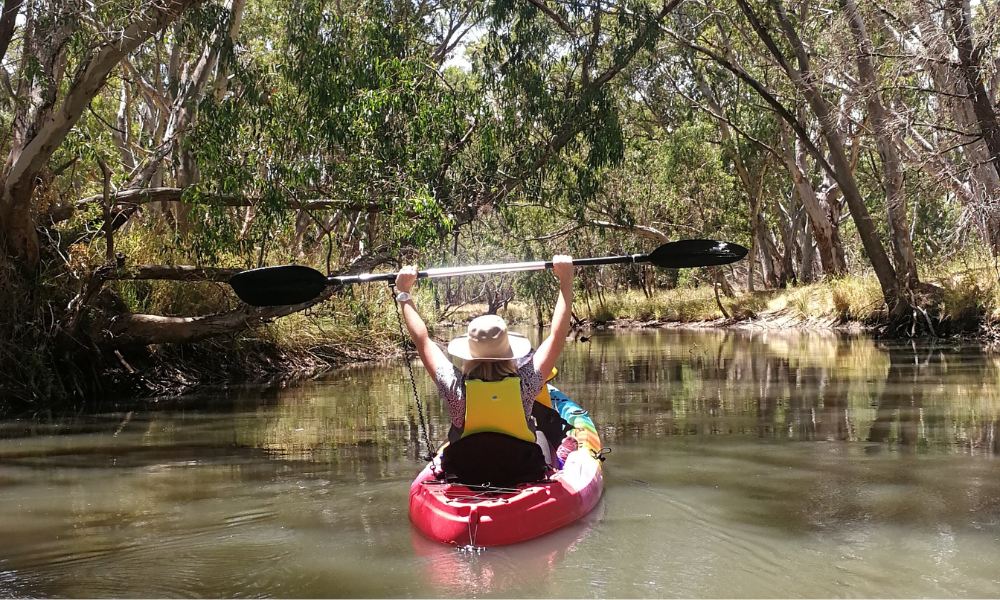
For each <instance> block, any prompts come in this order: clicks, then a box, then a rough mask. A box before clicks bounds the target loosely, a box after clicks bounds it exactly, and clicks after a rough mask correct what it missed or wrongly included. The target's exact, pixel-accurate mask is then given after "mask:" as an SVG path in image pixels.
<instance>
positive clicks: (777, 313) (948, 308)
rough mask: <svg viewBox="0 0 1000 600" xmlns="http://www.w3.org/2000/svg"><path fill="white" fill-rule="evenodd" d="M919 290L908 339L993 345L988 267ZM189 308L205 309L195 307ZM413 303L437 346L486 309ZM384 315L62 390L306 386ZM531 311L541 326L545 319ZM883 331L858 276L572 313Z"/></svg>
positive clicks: (696, 324) (165, 349)
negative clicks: (955, 338) (919, 305)
mask: <svg viewBox="0 0 1000 600" xmlns="http://www.w3.org/2000/svg"><path fill="white" fill-rule="evenodd" d="M925 282H927V283H930V284H931V285H932V286H933V290H934V295H933V297H932V298H929V299H928V301H926V302H925V303H924V305H923V310H922V311H920V312H919V313H915V314H914V321H915V325H916V326H919V333H922V334H924V335H926V334H929V333H932V334H933V335H936V336H952V335H964V336H970V337H977V338H980V339H983V340H984V341H985V342H986V343H1000V285H998V284H997V276H996V275H994V274H992V273H991V268H988V267H978V268H964V269H961V270H959V269H955V270H951V271H949V272H947V274H946V275H943V276H937V277H933V276H928V277H926V278H925ZM200 298H201V299H202V301H204V298H205V297H204V296H201V297H200ZM174 300H176V299H174ZM417 302H418V305H419V306H420V310H421V312H422V314H423V315H424V317H425V319H426V320H427V321H428V324H429V326H430V327H431V328H432V330H434V329H436V330H437V334H436V335H437V337H438V338H440V339H441V340H444V339H445V338H447V337H448V336H449V335H450V334H451V332H450V331H446V329H448V328H453V327H462V326H464V324H465V323H466V322H467V321H468V320H469V319H471V318H473V317H475V316H477V315H480V314H483V313H484V312H486V310H487V307H486V305H485V304H476V303H471V304H466V305H462V306H459V307H453V306H436V305H435V302H434V299H433V295H432V293H431V291H430V289H429V288H428V287H426V286H425V287H424V288H422V289H419V290H418V292H417ZM202 308H203V309H208V308H210V307H202ZM395 309H396V307H395V304H394V302H393V301H392V299H391V296H390V295H389V294H388V293H385V291H384V289H371V290H367V289H359V290H355V291H353V292H351V293H350V294H347V295H344V296H336V297H334V298H333V299H331V300H330V301H328V302H326V303H324V304H322V305H321V306H317V307H315V308H314V309H312V310H311V311H309V312H307V313H300V314H293V315H290V316H287V317H284V318H280V319H276V320H274V321H272V322H270V323H267V324H265V325H263V326H260V327H258V328H256V329H253V330H249V331H245V332H243V333H241V334H239V335H233V336H223V337H217V338H214V339H210V340H206V341H202V342H198V343H192V344H183V345H169V344H164V345H160V346H153V347H145V348H139V349H134V350H131V351H128V352H124V353H123V352H116V353H113V354H111V355H108V356H106V357H103V358H102V360H101V362H100V363H97V364H95V365H93V367H92V368H91V370H90V372H89V373H79V374H74V375H73V377H74V378H75V379H74V380H73V381H74V384H76V383H75V382H77V381H82V382H83V384H84V385H88V388H87V389H91V390H97V394H98V395H99V396H101V397H104V398H107V397H121V398H130V399H134V398H147V397H148V398H164V397H170V396H178V395H182V394H186V393H190V392H192V391H195V390H199V389H204V388H212V387H224V386H228V385H234V384H242V383H262V382H265V383H266V382H283V381H289V380H296V379H303V378H308V377H314V376H316V375H317V374H320V373H322V372H323V371H326V370H329V369H331V368H335V367H338V366H344V365H348V364H352V363H360V362H369V361H373V360H380V359H388V358H393V357H398V356H399V355H400V353H401V349H402V347H403V346H402V343H403V341H404V340H403V338H402V336H401V335H400V332H399V324H398V322H397V321H396V315H395ZM542 309H543V310H542V311H541V313H542V314H545V315H547V314H549V311H550V310H551V308H550V307H542ZM164 312H166V311H164ZM537 312H538V311H536V310H535V307H534V306H533V305H529V304H528V303H525V302H510V303H508V304H507V306H506V307H505V308H503V309H501V310H500V314H502V315H503V316H504V317H505V318H507V319H508V321H509V322H511V323H512V324H514V325H516V326H521V327H534V326H538V323H537V322H536V319H535V315H536V314H537ZM884 321H885V312H884V310H883V305H882V301H881V293H880V290H879V287H878V283H877V281H876V280H875V278H874V277H869V276H849V277H844V278H840V279H835V280H829V281H824V282H821V283H815V284H810V285H803V286H791V287H788V288H785V289H778V290H764V291H755V292H747V291H737V292H735V293H734V294H733V295H732V296H726V295H723V294H721V293H718V294H717V293H716V290H715V289H714V288H712V287H704V286H703V287H681V288H677V289H672V290H655V291H653V292H652V293H648V294H647V293H643V292H642V291H639V290H623V291H618V292H601V293H592V294H587V293H579V294H578V295H577V298H576V301H575V302H574V336H576V337H579V336H580V335H586V334H585V332H586V331H588V330H605V329H618V330H624V329H640V328H653V327H685V328H726V327H731V328H744V329H746V328H749V329H758V328H759V329H824V330H839V331H848V332H869V333H872V334H875V335H879V334H882V333H885V332H884V331H881V330H880V327H881V326H882V324H883V323H884ZM914 331H915V332H916V331H917V327H915V328H914ZM890 333H891V332H890ZM908 333H910V332H898V333H897V335H899V334H902V335H907V334H908ZM22 379H23V380H24V381H31V380H32V379H30V378H26V377H25V378H22ZM36 379H37V378H36ZM89 384H93V387H92V388H89ZM64 385H65V384H64ZM77 385H78V384H77ZM93 395H95V392H93V391H90V392H88V391H87V390H86V389H81V390H80V393H78V394H75V397H74V398H69V399H68V400H67V401H68V402H73V403H76V402H79V399H80V398H86V397H88V396H93ZM39 396H41V394H39ZM4 397H6V398H4ZM153 401H154V402H155V401H158V400H153ZM50 404H51V402H50V401H49V400H48V399H46V398H44V397H37V396H36V397H34V398H32V397H28V396H27V395H22V396H21V397H17V396H16V394H15V395H12V394H8V393H5V394H0V413H5V414H10V413H11V412H14V413H19V412H36V411H38V410H46V409H48V408H51V406H50Z"/></svg>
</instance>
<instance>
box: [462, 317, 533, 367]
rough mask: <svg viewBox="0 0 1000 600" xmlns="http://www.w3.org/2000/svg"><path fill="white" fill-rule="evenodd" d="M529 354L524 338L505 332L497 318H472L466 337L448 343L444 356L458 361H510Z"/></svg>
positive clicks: (502, 321) (505, 325)
mask: <svg viewBox="0 0 1000 600" xmlns="http://www.w3.org/2000/svg"><path fill="white" fill-rule="evenodd" d="M530 352H531V342H530V341H528V338H526V337H524V336H523V335H520V334H517V333H509V332H508V331H507V323H505V322H504V320H503V319H502V318H500V317H498V316H497V315H483V316H481V317H476V318H475V319H473V320H472V321H471V322H470V323H469V333H468V334H467V335H460V336H458V337H457V338H455V339H453V340H451V342H449V343H448V354H450V355H452V356H454V357H456V358H461V359H462V360H513V359H518V358H523V357H525V356H527V355H528V354H529V353H530Z"/></svg>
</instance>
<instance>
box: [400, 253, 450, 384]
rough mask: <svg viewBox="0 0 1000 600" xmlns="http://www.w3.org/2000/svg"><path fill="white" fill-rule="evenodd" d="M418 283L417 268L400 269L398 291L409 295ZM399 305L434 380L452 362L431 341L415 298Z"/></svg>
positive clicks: (419, 352) (411, 335) (414, 341)
mask: <svg viewBox="0 0 1000 600" xmlns="http://www.w3.org/2000/svg"><path fill="white" fill-rule="evenodd" d="M416 281H417V268H416V267H414V266H412V265H407V266H405V267H403V268H402V269H400V271H399V273H398V274H397V275H396V289H397V290H399V291H400V292H406V294H407V295H409V294H410V291H411V290H413V284H414V283H415V282H416ZM399 304H400V310H401V311H402V312H403V322H404V323H406V330H407V331H408V332H409V333H410V339H411V340H413V345H414V346H416V348H417V355H418V356H420V362H422V363H423V364H424V368H425V369H427V372H428V373H430V375H431V378H434V377H435V372H436V371H437V368H438V367H440V366H442V365H448V364H451V361H450V360H448V356H447V355H446V354H445V353H444V352H443V351H442V350H441V348H439V347H438V345H437V344H435V343H434V340H432V339H431V336H430V334H429V333H428V332H427V325H426V324H425V323H424V320H423V319H422V318H420V313H418V312H417V307H416V306H415V305H414V304H413V298H408V299H406V300H405V301H403V302H400V303H399Z"/></svg>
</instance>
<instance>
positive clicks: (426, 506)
mask: <svg viewBox="0 0 1000 600" xmlns="http://www.w3.org/2000/svg"><path fill="white" fill-rule="evenodd" d="M549 390H550V393H551V396H552V405H553V408H555V409H556V410H557V411H559V414H560V416H562V418H563V419H565V420H566V421H567V422H568V423H569V424H570V425H572V426H573V431H572V432H570V435H573V436H574V437H576V440H577V442H578V446H579V447H578V449H577V450H575V451H573V452H571V453H570V455H569V456H568V457H567V458H566V463H565V465H563V468H562V469H560V470H558V471H555V473H554V474H553V475H552V476H551V477H549V479H548V480H547V481H541V482H537V483H525V484H521V485H518V486H514V487H511V488H482V487H474V488H472V487H467V486H465V485H461V484H457V483H448V482H444V481H439V480H438V479H437V478H436V477H435V475H434V473H433V471H432V468H431V465H430V464H428V465H427V467H426V468H425V469H424V470H423V471H421V472H420V474H419V475H418V476H417V478H416V479H415V480H414V481H413V483H412V484H411V485H410V520H411V521H412V522H413V524H414V525H416V527H417V529H418V530H420V532H421V533H423V534H424V535H425V536H427V537H428V538H430V539H432V540H435V541H437V542H441V543H445V544H456V545H462V546H464V545H473V546H503V545H506V544H516V543H518V542H523V541H526V540H530V539H532V538H536V537H538V536H540V535H544V534H546V533H549V532H550V531H554V530H556V529H559V528H560V527H563V526H565V525H568V524H570V523H572V522H574V521H576V520H578V519H580V518H581V517H583V516H584V515H586V514H587V513H589V512H590V511H591V510H592V509H593V508H594V506H596V505H597V502H598V501H599V500H600V499H601V493H602V491H603V490H604V478H603V475H602V470H601V460H602V459H601V456H600V451H601V442H600V439H599V438H598V436H597V430H596V429H595V428H594V423H593V421H591V420H590V416H589V415H588V414H587V411H585V410H583V409H582V408H580V406H579V405H577V404H576V403H574V402H573V401H572V400H570V399H569V398H568V397H567V396H566V395H565V394H563V393H562V392H560V391H559V390H557V389H556V388H554V387H552V386H550V387H549Z"/></svg>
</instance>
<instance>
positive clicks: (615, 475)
mask: <svg viewBox="0 0 1000 600" xmlns="http://www.w3.org/2000/svg"><path fill="white" fill-rule="evenodd" d="M415 371H416V375H417V387H418V390H419V392H420V395H421V398H422V399H423V401H424V411H425V412H426V414H427V417H428V419H429V422H430V434H431V436H432V437H433V438H434V439H440V438H441V437H443V435H444V432H445V429H446V417H445V415H444V413H443V411H442V407H441V406H440V404H439V403H438V402H437V401H436V398H435V397H434V396H433V395H432V389H431V385H430V382H429V379H428V377H427V375H426V373H424V372H423V370H422V369H420V367H419V365H417V366H416V368H415ZM557 383H558V384H559V386H560V387H561V388H562V389H563V390H564V391H566V392H567V393H569V394H570V395H571V396H573V397H574V398H575V399H576V400H578V401H579V402H580V403H581V404H583V405H584V406H585V407H586V408H588V409H590V411H591V413H592V415H593V418H594V421H595V422H596V423H597V424H598V429H599V430H600V431H601V435H602V440H603V442H604V445H605V446H606V447H608V448H611V449H612V452H611V454H610V455H609V456H608V460H607V462H606V463H605V476H606V488H605V494H604V498H603V500H602V502H601V503H600V504H599V505H598V507H597V509H596V510H595V511H594V513H592V514H591V515H590V516H589V517H588V518H587V519H586V520H585V521H584V522H581V523H579V524H577V525H574V526H571V527H569V528H566V529H563V530H561V531H559V532H557V533H555V534H552V535H549V536H547V537H544V538H541V539H539V540H536V541H534V542H529V543H525V544H520V545H516V546H512V547H505V548H493V549H488V550H485V551H481V552H476V551H470V550H468V549H456V548H451V547H445V546H439V545H437V544H434V543H431V542H429V541H426V540H424V539H423V538H421V537H420V535H419V534H417V533H415V532H414V531H413V530H412V529H411V526H410V524H409V522H408V520H407V493H408V485H409V482H410V480H411V479H412V478H413V476H414V475H415V474H416V473H417V471H419V470H420V468H421V467H422V466H423V461H422V460H421V459H420V458H419V455H420V453H421V450H422V448H421V443H420V435H419V426H418V423H419V418H418V417H417V413H416V411H415V409H414V405H413V401H412V391H411V388H410V384H409V380H408V377H407V375H406V370H405V368H404V367H403V365H402V364H400V363H399V362H396V363H393V364H388V365H380V366H369V367H364V368H352V369H345V370H341V371H337V372H334V373H331V374H328V375H326V376H324V377H323V378H322V379H319V380H316V381H312V382H309V383H307V384H303V385H296V386H293V387H287V388H279V389H275V388H269V389H265V388H244V389H238V390H230V391H227V392H224V393H215V394H210V395H208V394H206V395H202V396H198V397H194V398H189V399H186V400H185V401H184V403H183V404H177V403H176V401H173V403H172V404H171V403H167V404H166V407H165V408H163V409H161V410H154V411H150V410H141V409H136V410H128V409H127V408H108V409H106V410H104V411H101V412H97V413H91V414H77V415H68V416H67V415H63V416H52V417H49V418H44V419H38V420H34V421H6V422H0V596H2V597H7V596H62V597H106V596H119V597H120V596H139V597H151V596H155V597H175V596H222V597H243V596H254V597H261V596H264V597H317V596H324V597H344V596H349V597H428V596H434V597H442V596H443V597H452V596H473V597H581V598H587V597H677V596H681V597H722V596H726V597H732V596H741V597H858V596H865V597H870V596H878V597H915V596H931V597H996V596H998V595H1000V460H998V457H1000V436H998V434H1000V432H998V426H1000V357H998V356H996V355H991V354H988V353H984V352H983V351H982V350H981V349H979V348H977V347H975V346H972V345H967V344H963V343H959V342H954V343H951V342H948V343H943V342H940V341H939V342H936V343H929V342H921V343H916V344H910V343H898V342H895V343H882V342H876V341H873V340H871V339H867V338H856V337H854V338H852V337H843V336H838V335H834V334H831V333H827V332H793V333H788V332H759V331H758V332H745V331H675V330H660V331H650V332H637V333H627V334H616V335H611V334H597V335H595V336H594V337H593V338H592V339H590V340H589V341H587V342H580V341H577V342H570V343H569V344H568V347H567V350H566V352H565V354H564V358H563V361H562V364H561V365H560V377H559V379H558V381H557Z"/></svg>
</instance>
